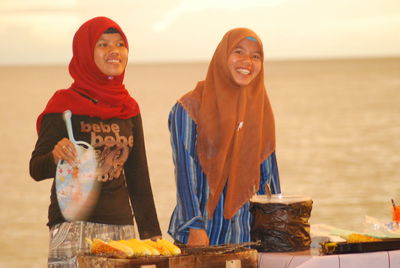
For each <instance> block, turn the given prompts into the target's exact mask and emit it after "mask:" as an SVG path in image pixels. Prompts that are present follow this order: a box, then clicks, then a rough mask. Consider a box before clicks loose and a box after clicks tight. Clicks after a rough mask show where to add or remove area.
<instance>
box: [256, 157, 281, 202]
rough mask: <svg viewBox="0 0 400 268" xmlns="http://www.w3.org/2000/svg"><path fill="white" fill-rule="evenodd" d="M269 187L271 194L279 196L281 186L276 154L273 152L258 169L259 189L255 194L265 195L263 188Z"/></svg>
mask: <svg viewBox="0 0 400 268" xmlns="http://www.w3.org/2000/svg"><path fill="white" fill-rule="evenodd" d="M267 184H268V185H269V187H270V189H271V193H272V194H280V193H281V186H280V180H279V171H278V163H277V160H276V154H275V152H273V153H272V154H271V155H270V156H269V157H267V159H265V160H264V162H263V163H262V164H261V167H260V189H259V191H258V193H257V194H260V195H261V194H266V189H265V186H266V185H267Z"/></svg>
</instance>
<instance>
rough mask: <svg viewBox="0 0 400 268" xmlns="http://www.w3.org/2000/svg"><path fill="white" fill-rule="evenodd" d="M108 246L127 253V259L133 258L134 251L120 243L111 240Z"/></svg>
mask: <svg viewBox="0 0 400 268" xmlns="http://www.w3.org/2000/svg"><path fill="white" fill-rule="evenodd" d="M108 244H109V245H110V246H112V247H114V248H117V249H119V250H121V251H123V252H125V253H126V255H127V257H132V256H133V249H132V248H131V247H129V246H127V245H125V244H124V243H121V242H120V241H115V240H111V241H110V242H108Z"/></svg>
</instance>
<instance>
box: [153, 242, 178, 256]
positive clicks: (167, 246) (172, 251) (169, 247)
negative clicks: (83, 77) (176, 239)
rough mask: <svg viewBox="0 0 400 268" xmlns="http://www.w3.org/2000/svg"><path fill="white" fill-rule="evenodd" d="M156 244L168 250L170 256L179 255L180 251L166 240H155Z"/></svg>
mask: <svg viewBox="0 0 400 268" xmlns="http://www.w3.org/2000/svg"><path fill="white" fill-rule="evenodd" d="M157 244H161V245H162V246H164V247H166V248H168V250H169V251H170V252H171V254H172V255H179V254H181V249H180V248H179V247H177V246H175V245H174V244H172V243H171V242H170V241H168V240H166V239H159V240H157Z"/></svg>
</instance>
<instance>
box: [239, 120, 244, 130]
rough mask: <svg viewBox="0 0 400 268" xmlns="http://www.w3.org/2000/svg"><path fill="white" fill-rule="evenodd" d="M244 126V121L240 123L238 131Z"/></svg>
mask: <svg viewBox="0 0 400 268" xmlns="http://www.w3.org/2000/svg"><path fill="white" fill-rule="evenodd" d="M243 124H244V122H243V121H241V122H240V123H239V126H238V128H237V131H239V130H240V129H241V128H242V127H243Z"/></svg>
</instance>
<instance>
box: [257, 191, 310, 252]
mask: <svg viewBox="0 0 400 268" xmlns="http://www.w3.org/2000/svg"><path fill="white" fill-rule="evenodd" d="M312 203H313V201H312V200H311V198H309V197H306V196H300V195H286V196H285V195H282V194H277V195H271V196H267V195H256V196H254V197H253V198H252V199H251V200H250V211H251V214H252V222H251V240H252V241H261V245H259V246H255V248H256V249H257V250H258V251H261V252H288V251H301V250H307V249H309V248H310V245H311V237H310V224H309V222H308V220H309V218H310V216H311V210H312Z"/></svg>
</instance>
